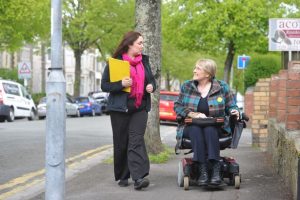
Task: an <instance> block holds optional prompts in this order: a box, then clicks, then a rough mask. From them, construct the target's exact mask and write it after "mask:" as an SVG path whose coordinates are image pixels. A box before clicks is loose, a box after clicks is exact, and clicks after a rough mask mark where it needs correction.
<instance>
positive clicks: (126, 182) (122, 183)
mask: <svg viewBox="0 0 300 200" xmlns="http://www.w3.org/2000/svg"><path fill="white" fill-rule="evenodd" d="M118 185H119V186H120V187H127V186H128V185H129V184H128V179H124V180H120V181H119V183H118Z"/></svg>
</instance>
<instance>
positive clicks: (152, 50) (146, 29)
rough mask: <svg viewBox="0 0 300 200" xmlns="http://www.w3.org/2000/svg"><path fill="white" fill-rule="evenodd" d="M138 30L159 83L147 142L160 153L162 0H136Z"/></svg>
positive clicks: (151, 149)
mask: <svg viewBox="0 0 300 200" xmlns="http://www.w3.org/2000/svg"><path fill="white" fill-rule="evenodd" d="M135 18H136V30H137V31H139V32H141V34H142V35H143V38H144V53H145V54H147V55H149V56H150V65H151V70H152V73H153V75H154V77H155V81H156V84H157V89H156V91H155V92H154V93H153V94H152V95H151V106H152V109H151V112H149V117H148V122H147V129H146V134H145V142H146V146H147V150H148V152H150V153H154V154H158V153H159V152H161V151H162V150H163V146H162V142H161V139H160V129H159V125H160V124H159V91H160V66H161V0H136V4H135Z"/></svg>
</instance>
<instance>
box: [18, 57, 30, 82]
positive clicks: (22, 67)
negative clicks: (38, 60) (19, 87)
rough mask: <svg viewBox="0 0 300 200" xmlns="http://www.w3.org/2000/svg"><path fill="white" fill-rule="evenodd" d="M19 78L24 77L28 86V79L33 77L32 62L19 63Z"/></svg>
mask: <svg viewBox="0 0 300 200" xmlns="http://www.w3.org/2000/svg"><path fill="white" fill-rule="evenodd" d="M18 78H19V79H24V86H25V87H27V85H28V84H27V80H28V79H31V64H30V62H19V63H18Z"/></svg>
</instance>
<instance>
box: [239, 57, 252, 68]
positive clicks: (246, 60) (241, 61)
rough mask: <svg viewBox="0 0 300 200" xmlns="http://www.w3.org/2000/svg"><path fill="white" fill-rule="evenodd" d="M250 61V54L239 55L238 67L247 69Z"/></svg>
mask: <svg viewBox="0 0 300 200" xmlns="http://www.w3.org/2000/svg"><path fill="white" fill-rule="evenodd" d="M249 61H250V56H245V55H242V56H238V60H237V68H238V69H245V68H246V67H247V66H248V64H249Z"/></svg>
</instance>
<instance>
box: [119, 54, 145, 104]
mask: <svg viewBox="0 0 300 200" xmlns="http://www.w3.org/2000/svg"><path fill="white" fill-rule="evenodd" d="M122 57H123V60H126V61H128V62H129V64H130V77H131V79H132V85H131V89H130V97H134V98H135V103H134V105H135V107H136V108H138V107H139V106H140V105H141V104H142V98H143V95H144V80H145V71H144V65H143V63H142V54H140V55H138V56H136V57H135V58H134V59H132V58H130V57H129V56H128V55H127V54H126V53H124V54H123V55H122Z"/></svg>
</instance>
